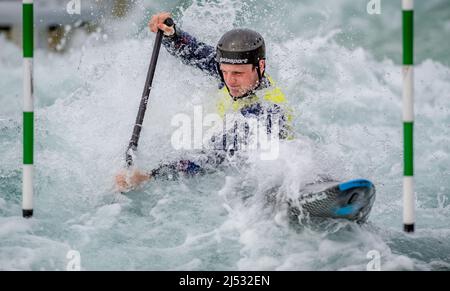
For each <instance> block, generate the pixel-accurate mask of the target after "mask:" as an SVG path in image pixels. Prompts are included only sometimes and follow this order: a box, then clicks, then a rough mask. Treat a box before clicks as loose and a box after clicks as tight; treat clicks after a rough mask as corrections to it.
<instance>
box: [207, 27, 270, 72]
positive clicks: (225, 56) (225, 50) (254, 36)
mask: <svg viewBox="0 0 450 291" xmlns="http://www.w3.org/2000/svg"><path fill="white" fill-rule="evenodd" d="M216 52H217V56H216V61H217V63H221V64H233V65H237V64H254V65H258V64H259V60H264V59H265V58H266V46H265V44H264V38H263V37H262V36H261V34H259V33H257V32H256V31H253V30H250V29H245V28H238V29H233V30H230V31H228V32H227V33H225V34H224V35H223V36H222V37H221V38H220V40H219V43H218V44H217V49H216Z"/></svg>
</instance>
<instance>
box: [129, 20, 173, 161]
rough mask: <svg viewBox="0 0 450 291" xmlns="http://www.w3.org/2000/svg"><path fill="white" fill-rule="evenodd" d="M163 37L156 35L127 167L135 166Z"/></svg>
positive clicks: (170, 23) (169, 22)
mask: <svg viewBox="0 0 450 291" xmlns="http://www.w3.org/2000/svg"><path fill="white" fill-rule="evenodd" d="M164 24H165V25H167V26H173V24H174V23H173V20H172V18H167V19H166V20H165V21H164ZM162 37H163V31H162V30H160V29H158V32H157V33H156V39H155V44H154V46H153V53H152V58H151V60H150V66H149V68H148V72H147V79H146V80H145V86H144V92H142V97H141V104H140V105H139V111H138V114H137V117H136V123H135V124H134V128H133V134H132V135H131V139H130V143H129V144H128V149H127V151H126V153H125V161H126V163H127V167H128V168H129V167H131V166H133V153H134V152H135V151H136V150H137V146H138V142H139V137H140V135H141V129H142V123H143V121H144V116H145V111H146V110H147V103H148V98H149V96H150V90H151V89H152V83H153V76H154V75H155V69H156V63H157V61H158V55H159V49H160V48H161V40H162Z"/></svg>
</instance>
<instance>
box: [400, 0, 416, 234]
mask: <svg viewBox="0 0 450 291" xmlns="http://www.w3.org/2000/svg"><path fill="white" fill-rule="evenodd" d="M402 9H403V143H404V144H403V146H404V152H403V157H404V164H403V165H404V177H403V229H404V231H405V232H414V224H415V197H414V152H413V144H414V138H413V137H414V135H413V132H414V50H413V49H414V1H413V0H402Z"/></svg>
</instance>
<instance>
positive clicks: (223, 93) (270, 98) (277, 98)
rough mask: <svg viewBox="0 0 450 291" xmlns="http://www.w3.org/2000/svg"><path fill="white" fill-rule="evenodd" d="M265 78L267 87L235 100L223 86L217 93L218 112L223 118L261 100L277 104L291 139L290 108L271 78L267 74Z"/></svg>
mask: <svg viewBox="0 0 450 291" xmlns="http://www.w3.org/2000/svg"><path fill="white" fill-rule="evenodd" d="M266 78H267V80H268V81H269V84H270V86H269V87H267V88H264V89H261V90H258V91H256V92H255V94H254V95H252V96H249V97H245V98H240V99H237V100H235V99H233V97H231V95H230V93H229V92H228V89H227V88H226V87H225V86H224V87H223V88H222V89H221V90H220V93H219V94H220V99H219V102H218V103H217V111H218V114H219V116H220V117H221V118H222V119H223V118H224V117H225V115H226V114H227V113H236V112H239V111H240V110H241V109H243V108H245V107H247V106H251V105H253V104H256V103H258V102H261V101H263V102H270V103H273V104H277V105H279V106H280V107H281V108H282V109H283V111H284V118H285V120H286V123H287V124H286V127H287V129H288V130H289V132H290V133H289V136H288V137H287V139H292V138H293V136H292V130H291V128H292V127H291V124H292V119H293V117H292V110H291V109H290V108H289V107H288V106H287V100H286V97H285V95H284V93H283V92H282V91H281V89H280V88H279V87H278V86H277V85H276V84H275V82H274V81H273V79H272V78H271V77H270V76H267V75H266Z"/></svg>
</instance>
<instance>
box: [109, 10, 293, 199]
mask: <svg viewBox="0 0 450 291" xmlns="http://www.w3.org/2000/svg"><path fill="white" fill-rule="evenodd" d="M168 18H170V13H167V12H163V13H158V14H156V15H154V16H153V17H152V18H151V20H150V22H149V28H150V30H151V31H152V32H157V31H158V29H159V30H162V31H163V32H164V38H163V40H162V44H163V46H164V47H165V48H166V49H167V51H168V52H169V53H170V54H172V55H174V56H176V57H177V58H179V59H181V61H182V62H183V63H185V64H187V65H191V66H194V67H196V68H198V69H200V70H202V71H204V72H205V73H207V74H209V75H211V76H214V77H216V78H217V79H218V81H219V82H220V84H219V89H220V91H219V100H218V102H217V113H218V114H219V116H220V117H221V118H223V119H225V118H226V117H227V116H229V114H233V115H238V116H239V117H241V119H242V120H244V121H243V123H244V126H243V127H242V128H244V129H247V131H248V124H247V123H246V122H245V120H246V119H252V118H253V119H255V118H256V119H258V120H263V121H264V125H265V127H266V132H267V134H272V133H273V131H274V130H275V129H276V130H277V133H278V134H277V137H278V138H279V139H288V138H291V137H292V132H291V128H290V122H291V119H292V117H291V116H290V114H289V109H288V106H287V101H286V98H285V96H284V94H283V92H282V91H281V90H280V88H279V87H277V86H276V84H275V83H274V81H273V79H272V78H271V77H270V76H268V74H267V73H266V48H265V42H264V39H263V37H262V36H261V35H260V34H259V33H258V32H256V31H253V30H250V29H233V30H230V31H228V32H226V33H225V34H224V35H223V36H222V37H221V38H220V40H219V42H218V44H217V46H216V47H215V48H214V47H213V46H210V45H207V44H205V43H203V42H200V41H198V40H197V39H196V38H195V37H193V36H192V35H190V34H188V33H187V32H185V31H182V30H181V29H180V28H179V27H178V26H176V25H173V26H167V25H166V24H164V21H165V20H166V19H168ZM238 127H239V126H238V125H237V124H236V127H235V128H238ZM244 131H245V130H244ZM233 133H234V135H233V134H231V137H230V136H229V135H228V136H227V134H228V133H227V134H224V135H223V136H222V135H221V134H219V135H217V136H218V137H219V138H217V136H215V137H214V138H213V140H214V139H215V142H216V144H217V143H219V144H220V147H221V148H220V150H219V151H217V150H216V151H214V152H213V153H211V152H210V153H206V154H205V155H206V158H205V159H202V160H201V161H192V160H189V159H187V160H181V161H176V162H172V163H168V164H161V165H160V166H159V167H158V168H156V169H154V170H152V171H150V172H142V171H139V170H136V169H134V170H132V171H131V172H122V173H120V174H118V175H117V176H116V185H117V188H118V189H119V190H120V191H127V190H129V189H132V188H134V187H136V186H137V185H139V184H140V183H142V182H145V181H148V180H150V179H152V178H160V177H163V178H168V179H174V178H176V177H178V176H179V175H196V174H198V173H202V172H205V170H207V169H208V168H210V169H211V168H214V167H216V166H217V165H219V164H222V162H223V161H224V160H225V157H226V155H229V154H230V153H231V154H233V153H234V152H235V151H236V150H237V149H238V146H237V144H238V143H239V141H241V140H240V139H239V141H238V137H237V136H238V134H237V133H236V130H234V132H233ZM244 142H245V141H244ZM216 149H217V147H216Z"/></svg>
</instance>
